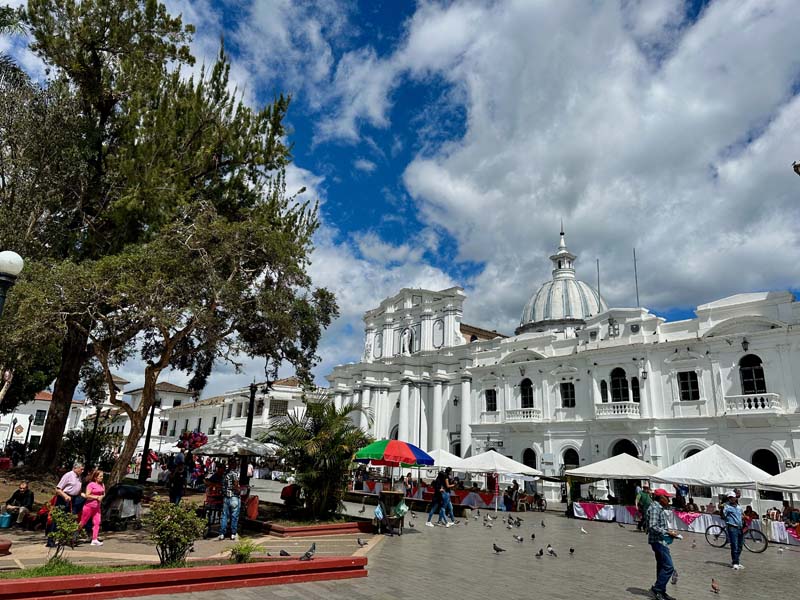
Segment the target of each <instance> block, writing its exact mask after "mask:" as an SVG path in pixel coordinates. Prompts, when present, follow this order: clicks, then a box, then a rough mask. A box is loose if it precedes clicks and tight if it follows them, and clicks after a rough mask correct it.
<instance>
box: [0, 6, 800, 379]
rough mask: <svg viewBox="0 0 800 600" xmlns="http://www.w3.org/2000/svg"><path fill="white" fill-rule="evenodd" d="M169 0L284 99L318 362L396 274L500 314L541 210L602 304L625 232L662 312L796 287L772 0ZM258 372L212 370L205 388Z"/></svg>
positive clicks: (342, 351)
mask: <svg viewBox="0 0 800 600" xmlns="http://www.w3.org/2000/svg"><path fill="white" fill-rule="evenodd" d="M16 1H17V2H20V1H21V0H16ZM167 5H168V7H169V8H170V9H171V10H172V12H173V13H178V12H180V13H182V14H183V15H184V19H185V20H186V21H187V22H192V23H194V24H195V25H196V26H197V35H196V37H195V40H194V43H193V51H194V53H195V54H196V56H197V57H198V58H199V59H200V61H202V60H205V61H207V62H210V61H211V60H213V58H214V56H215V55H216V52H217V49H218V44H219V40H220V37H224V39H225V43H226V47H227V48H228V50H229V52H230V55H231V57H232V61H233V70H232V72H233V77H234V79H235V80H236V83H237V84H238V85H239V86H240V89H243V90H244V93H245V97H246V99H247V101H248V102H250V103H253V104H260V103H263V102H267V101H269V100H270V99H271V98H273V97H274V95H275V94H277V93H281V92H283V93H289V94H291V95H292V97H293V104H292V107H291V110H290V114H289V119H288V125H289V126H290V128H291V135H290V141H291V142H292V143H294V158H295V163H294V165H293V167H292V168H291V170H290V172H289V182H290V185H292V186H296V187H297V188H299V187H300V186H302V185H305V186H306V187H307V188H308V190H309V192H308V193H309V194H310V195H311V196H314V197H317V198H319V199H320V200H321V202H322V204H321V210H322V219H323V225H322V227H321V229H320V232H319V234H318V236H317V244H316V246H317V249H316V251H315V255H314V264H313V265H312V275H313V276H314V279H315V281H316V282H317V283H318V284H319V285H324V286H326V287H329V288H331V289H332V290H334V291H335V292H336V293H337V296H338V298H339V304H340V307H341V312H342V316H341V318H340V319H339V320H338V321H337V322H336V323H335V324H334V325H333V326H332V327H331V328H330V330H329V331H328V332H327V333H326V335H325V338H324V340H323V345H322V347H321V349H320V350H321V355H322V363H321V364H320V366H319V368H318V369H317V372H316V374H317V380H318V381H319V382H320V383H323V382H324V375H325V374H326V373H328V372H329V371H330V368H331V367H332V366H333V365H335V364H339V363H342V362H347V361H355V360H358V357H359V354H360V352H361V350H362V348H363V343H362V337H361V336H362V334H363V331H362V327H363V325H362V323H361V316H362V314H363V313H364V311H366V310H368V309H370V308H372V307H374V306H376V305H377V304H378V303H379V302H380V300H381V299H383V298H384V297H386V296H389V295H391V294H393V293H395V292H397V291H398V290H399V289H401V288H403V287H429V288H443V287H447V286H450V285H461V286H463V287H464V288H465V289H466V292H467V295H468V301H467V303H466V305H465V315H464V320H465V321H467V322H469V323H473V324H476V325H480V326H484V327H487V328H489V329H497V330H499V331H504V332H511V331H513V329H514V327H515V325H516V324H517V323H518V320H519V315H520V313H521V310H522V307H523V305H524V304H525V302H526V300H527V299H528V297H529V296H530V295H531V294H532V293H534V292H535V291H536V290H537V289H538V287H539V285H540V284H541V283H542V282H543V281H545V280H547V279H548V278H549V277H550V274H549V268H550V264H549V261H548V260H547V256H548V255H549V254H550V253H551V252H552V250H553V249H554V247H555V245H556V244H557V241H558V227H559V221H560V219H562V218H563V220H564V224H565V227H566V231H567V241H568V243H569V245H570V248H571V250H572V251H573V252H575V253H576V254H578V256H579V258H578V265H577V267H578V276H579V277H581V278H583V279H585V280H586V281H587V282H589V283H591V284H594V282H595V276H594V272H595V269H594V263H595V259H599V260H600V264H601V271H602V292H603V295H604V296H605V297H606V299H607V301H608V302H609V304H610V305H612V306H631V305H633V304H635V292H634V285H633V264H632V257H631V255H632V248H634V247H635V248H636V251H637V258H638V267H639V287H640V296H641V300H642V304H643V305H644V306H647V307H649V308H650V309H651V310H653V311H654V312H656V313H657V314H659V315H662V316H666V317H668V318H669V319H680V318H686V317H690V316H692V309H693V308H694V307H695V306H697V305H698V304H702V303H704V302H708V301H711V300H714V299H717V298H720V297H724V296H727V295H731V294H735V293H740V292H748V291H756V290H770V289H793V290H797V289H798V288H800V273H799V272H798V268H797V265H798V264H800V240H798V236H797V231H798V230H799V229H798V225H800V203H799V202H798V200H800V198H799V196H800V179H799V178H798V177H797V176H796V175H794V174H793V173H792V170H791V166H790V165H791V162H792V160H800V97H799V96H798V91H799V90H800V36H798V35H797V31H800V11H797V10H796V3H795V2H793V1H792V0H715V1H711V2H683V1H681V0H663V1H659V2H650V1H649V0H619V1H617V2H613V1H607V2H592V3H588V2H585V1H583V0H580V1H579V0H574V1H564V2H545V1H543V0H542V1H539V0H518V1H513V0H509V1H507V2H491V1H478V0H474V1H468V0H453V1H449V2H437V1H429V0H420V1H418V2H404V1H388V0H387V1H380V0H372V1H367V0H364V1H362V2H356V3H353V2H339V1H338V0H317V1H316V2H305V1H301V0H245V1H235V2H234V1H232V0H168V1H167ZM12 43H13V44H16V45H17V53H18V55H19V56H20V58H21V60H23V61H25V64H27V65H30V67H31V68H32V69H35V68H36V65H35V62H34V61H31V59H30V57H29V56H27V55H26V54H25V52H24V51H23V50H22V49H21V45H20V41H19V40H17V41H9V40H0V46H2V47H8V46H9V44H12ZM138 367H139V365H135V364H133V365H126V366H125V368H124V372H123V374H124V376H125V377H126V378H127V379H131V380H132V381H134V382H135V381H138V380H137V377H139V378H140V375H139V371H140V369H139V368H138ZM257 371H258V367H257V366H256V365H255V364H251V365H250V370H249V371H248V372H247V373H244V374H237V373H234V372H233V371H232V370H230V369H228V368H225V367H223V368H220V369H219V371H218V372H217V374H216V375H215V376H214V378H213V379H212V381H211V384H210V386H209V390H208V393H216V392H220V391H223V390H225V389H230V388H232V387H236V386H237V385H243V384H245V383H247V382H248V381H250V380H251V379H252V376H253V375H254V374H255V373H256V372H257ZM170 379H171V380H173V381H175V382H176V383H181V382H182V377H181V376H180V375H178V374H174V375H171V376H170Z"/></svg>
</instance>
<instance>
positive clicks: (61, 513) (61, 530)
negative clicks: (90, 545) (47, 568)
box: [47, 506, 80, 564]
mask: <svg viewBox="0 0 800 600" xmlns="http://www.w3.org/2000/svg"><path fill="white" fill-rule="evenodd" d="M50 518H51V519H53V523H54V524H55V526H56V530H55V531H51V532H50V533H48V534H47V537H48V538H50V540H51V541H52V542H53V543H54V544H55V548H53V549H52V550H51V554H50V562H52V563H54V564H55V563H56V562H59V561H61V557H62V556H63V555H64V551H65V550H66V549H67V546H69V547H70V548H74V547H75V542H76V540H77V539H78V531H79V530H80V526H79V523H78V517H77V516H76V515H73V514H72V513H71V512H67V511H65V510H64V509H63V508H62V507H60V506H56V507H54V508H53V509H52V510H51V511H50Z"/></svg>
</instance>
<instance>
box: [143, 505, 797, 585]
mask: <svg viewBox="0 0 800 600" xmlns="http://www.w3.org/2000/svg"><path fill="white" fill-rule="evenodd" d="M481 512H482V513H483V511H481ZM520 516H521V517H522V518H523V519H524V522H523V524H522V527H521V529H514V530H507V529H505V526H504V525H502V524H496V525H495V526H494V527H493V528H492V529H487V528H485V527H482V526H481V524H480V522H479V521H474V520H472V521H470V523H469V525H468V526H466V527H465V526H464V525H463V521H462V524H461V525H459V526H457V527H452V528H450V529H444V528H441V527H436V528H433V529H430V528H427V527H424V524H423V519H422V518H418V519H417V520H416V521H415V524H414V529H412V530H410V531H407V533H406V534H405V535H403V536H399V537H393V538H374V540H373V541H372V543H371V544H370V545H371V546H372V547H371V548H367V550H368V552H367V554H366V556H367V557H368V559H369V577H367V578H364V579H357V580H352V581H335V582H322V583H303V584H294V585H282V586H271V587H262V588H248V589H235V590H233V589H232V590H226V591H213V592H199V593H194V594H186V595H184V596H181V595H177V596H176V595H174V594H173V595H169V596H147V597H146V600H176V598H182V597H185V598H187V599H189V598H191V599H192V600H223V599H224V600H228V599H230V600H251V599H252V600H256V599H263V598H285V599H287V600H292V599H298V600H299V599H303V600H317V599H320V600H333V599H339V598H341V599H342V600H345V599H351V600H362V599H363V600H366V599H370V600H401V599H402V600H407V599H408V598H437V599H438V598H444V597H453V598H470V599H471V598H501V597H503V598H547V599H553V600H558V599H562V598H563V599H565V600H567V599H569V600H574V599H575V598H589V597H595V598H615V599H616V598H631V599H634V600H635V599H637V598H643V597H649V593H648V590H649V588H650V586H651V585H652V583H653V581H654V579H655V566H654V565H655V563H654V560H653V554H652V551H651V550H650V547H649V546H648V545H647V539H646V536H645V535H644V534H641V533H637V532H636V528H635V527H633V526H626V527H624V528H621V527H619V526H617V525H616V524H615V523H596V522H587V521H578V520H573V519H566V518H564V517H562V516H558V515H556V514H554V513H548V514H546V515H545V516H544V520H545V524H546V527H545V528H544V529H543V528H542V527H541V524H540V521H541V518H542V517H541V516H540V515H539V514H534V513H528V514H525V513H521V515H520ZM581 527H583V528H584V529H585V530H586V531H587V532H588V534H585V535H584V534H582V533H581V532H580V528H581ZM531 533H534V534H536V540H535V541H531V539H530V537H531ZM512 535H522V536H524V538H525V541H524V542H523V543H522V544H519V543H517V542H515V541H514V540H513V538H512ZM354 537H355V536H353V544H355V540H354ZM692 540H696V542H697V544H696V548H692V547H691V546H692ZM493 542H495V543H497V544H498V545H500V546H501V547H503V548H505V549H506V550H507V551H506V552H505V553H503V554H500V555H495V554H494V552H493V551H492V543H493ZM288 543H291V542H288ZM300 543H303V542H300ZM547 543H551V544H552V545H553V547H554V548H555V550H556V552H557V553H558V558H551V557H547V556H545V557H543V558H540V559H537V558H535V556H534V554H535V553H536V552H537V551H538V550H539V548H543V547H545V546H546V544H547ZM278 545H280V542H279V543H278ZM570 547H574V548H575V555H574V556H573V557H570V556H569V548H570ZM672 554H673V558H674V561H675V566H676V568H677V570H678V572H679V580H678V583H677V585H670V586H669V590H668V591H669V593H670V594H671V595H673V596H675V597H676V598H678V599H689V598H692V599H696V598H706V597H708V598H711V597H713V598H742V599H751V598H779V597H791V596H793V595H795V594H796V584H797V569H798V566H800V551H798V549H797V548H790V547H784V552H783V553H779V552H778V549H777V547H776V546H770V548H769V549H768V550H767V552H765V553H764V554H760V555H754V554H750V553H749V552H747V551H745V552H744V554H743V556H742V564H744V565H745V569H744V570H742V571H738V572H737V571H733V570H731V569H730V568H729V566H728V560H729V558H730V554H729V552H728V550H727V549H723V550H718V549H715V548H711V547H710V546H709V545H708V544H706V542H705V539H704V538H703V537H702V536H699V535H692V534H688V535H686V536H685V538H684V540H682V541H681V540H678V541H676V542H675V543H674V544H673V546H672ZM712 577H714V578H716V579H717V581H718V582H719V584H720V586H721V592H720V594H719V595H718V596H717V595H714V594H713V593H712V592H711V586H710V583H711V578H712Z"/></svg>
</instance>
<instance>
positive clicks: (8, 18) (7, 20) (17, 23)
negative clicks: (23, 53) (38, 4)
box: [0, 6, 28, 85]
mask: <svg viewBox="0 0 800 600" xmlns="http://www.w3.org/2000/svg"><path fill="white" fill-rule="evenodd" d="M23 32H24V29H23V27H22V22H21V19H20V13H19V11H17V10H15V9H13V8H11V7H10V6H0V35H6V34H11V33H23ZM4 82H10V83H13V84H15V85H24V84H26V83H27V82H28V76H27V75H26V74H25V71H23V70H22V69H21V68H20V66H19V65H18V64H17V63H16V62H15V61H14V59H13V58H11V55H9V54H7V53H5V52H2V53H0V83H4Z"/></svg>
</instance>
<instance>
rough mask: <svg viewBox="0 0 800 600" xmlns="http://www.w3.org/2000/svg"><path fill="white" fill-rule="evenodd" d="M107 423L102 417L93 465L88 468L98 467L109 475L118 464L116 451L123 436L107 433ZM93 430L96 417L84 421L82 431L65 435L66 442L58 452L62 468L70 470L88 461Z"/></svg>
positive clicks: (96, 436) (93, 453) (95, 443)
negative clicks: (75, 465) (78, 463)
mask: <svg viewBox="0 0 800 600" xmlns="http://www.w3.org/2000/svg"><path fill="white" fill-rule="evenodd" d="M106 412H108V411H106ZM105 422H107V419H105V418H104V417H101V418H100V423H99V426H98V427H97V433H96V435H95V439H94V449H93V451H92V461H91V462H92V464H91V465H86V468H87V469H89V468H91V467H96V468H98V469H100V470H102V471H104V472H106V473H107V472H109V471H110V470H111V469H112V468H113V467H114V464H115V463H116V462H117V459H116V457H115V456H114V451H115V450H116V449H117V448H118V447H119V444H120V443H121V442H122V435H121V434H119V433H110V432H108V431H105V430H104V429H103V425H104V423H105ZM93 429H94V416H93V417H92V418H91V419H89V420H87V421H84V423H83V428H82V429H74V430H72V431H68V432H67V433H66V434H64V441H63V443H62V444H61V449H60V450H59V451H58V464H59V466H60V467H63V468H67V469H70V468H72V465H74V464H75V463H76V462H84V461H85V460H86V454H87V453H88V452H89V448H90V447H91V446H92V430H93Z"/></svg>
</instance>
